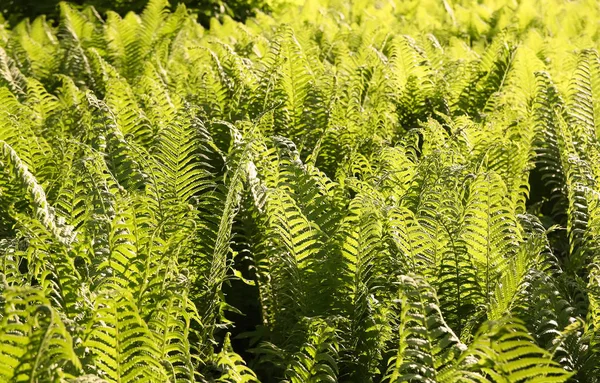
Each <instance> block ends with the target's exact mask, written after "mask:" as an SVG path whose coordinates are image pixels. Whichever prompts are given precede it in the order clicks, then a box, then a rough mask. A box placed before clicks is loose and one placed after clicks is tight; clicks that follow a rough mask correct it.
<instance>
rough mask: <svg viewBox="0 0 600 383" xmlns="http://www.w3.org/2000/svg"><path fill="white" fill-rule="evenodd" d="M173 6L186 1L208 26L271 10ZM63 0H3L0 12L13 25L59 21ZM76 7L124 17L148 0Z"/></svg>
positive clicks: (248, 1) (102, 0) (83, 1)
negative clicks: (42, 17) (43, 18)
mask: <svg viewBox="0 0 600 383" xmlns="http://www.w3.org/2000/svg"><path fill="white" fill-rule="evenodd" d="M169 2H170V3H171V7H172V9H175V7H176V6H177V4H179V3H183V4H185V5H186V7H187V8H189V9H192V10H193V11H194V12H195V13H197V14H198V22H200V24H202V25H203V26H204V27H208V26H209V24H210V19H211V18H212V17H217V18H222V17H223V16H225V15H227V16H230V17H231V18H233V19H234V20H237V21H242V22H243V21H245V20H246V19H247V18H248V17H251V16H253V15H254V14H255V12H256V10H257V9H260V10H265V11H267V10H268V5H267V3H266V2H265V1H264V0H227V1H223V0H169ZM59 3H60V0H0V12H1V13H2V16H3V17H4V19H5V20H7V21H8V22H9V25H10V26H15V25H16V24H18V23H19V22H20V21H21V20H22V19H23V18H29V19H30V20H33V19H35V18H36V17H38V16H40V15H46V17H47V19H48V20H52V21H54V22H57V21H58V20H59V18H60V12H59V8H58V4H59ZM70 3H71V4H73V5H75V6H76V7H77V6H79V7H84V6H87V5H91V6H93V7H94V8H96V10H97V11H98V12H99V13H100V14H101V15H104V14H105V13H106V11H109V10H111V11H115V12H117V13H119V14H120V15H121V16H123V15H125V14H126V13H127V12H130V11H133V12H136V13H141V12H142V11H143V10H144V7H145V6H146V4H147V3H148V0H73V1H70Z"/></svg>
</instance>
